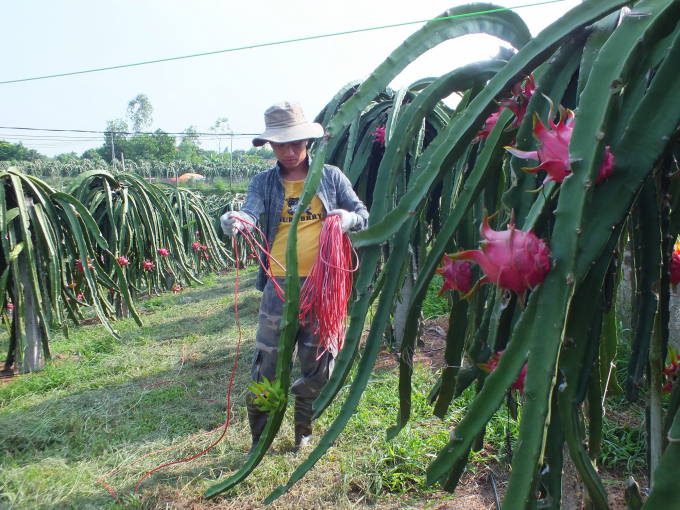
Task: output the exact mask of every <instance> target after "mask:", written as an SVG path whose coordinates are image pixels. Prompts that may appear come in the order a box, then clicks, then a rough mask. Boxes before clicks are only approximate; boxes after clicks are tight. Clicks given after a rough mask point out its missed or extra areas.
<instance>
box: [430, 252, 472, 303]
mask: <svg viewBox="0 0 680 510" xmlns="http://www.w3.org/2000/svg"><path fill="white" fill-rule="evenodd" d="M436 273H437V274H440V275H442V276H443V277H444V285H442V288H441V290H440V291H439V294H438V295H439V296H441V295H442V294H443V293H444V291H445V290H447V289H451V290H457V291H459V292H461V293H462V294H463V295H465V294H468V293H469V292H470V285H472V262H468V261H463V262H461V261H458V260H456V261H453V260H451V259H450V258H449V256H448V255H444V267H442V268H440V269H437V271H436Z"/></svg>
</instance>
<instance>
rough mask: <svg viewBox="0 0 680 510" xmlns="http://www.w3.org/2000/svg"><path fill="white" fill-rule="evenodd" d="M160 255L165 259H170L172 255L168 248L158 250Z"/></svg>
mask: <svg viewBox="0 0 680 510" xmlns="http://www.w3.org/2000/svg"><path fill="white" fill-rule="evenodd" d="M158 254H159V255H162V256H163V257H168V256H169V255H170V251H169V250H168V249H167V248H161V249H160V250H158Z"/></svg>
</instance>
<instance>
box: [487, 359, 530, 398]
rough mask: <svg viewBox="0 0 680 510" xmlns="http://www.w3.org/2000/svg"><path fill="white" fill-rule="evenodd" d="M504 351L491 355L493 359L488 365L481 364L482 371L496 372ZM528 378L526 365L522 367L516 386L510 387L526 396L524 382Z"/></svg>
mask: <svg viewBox="0 0 680 510" xmlns="http://www.w3.org/2000/svg"><path fill="white" fill-rule="evenodd" d="M503 352H504V351H499V352H497V353H496V354H492V355H491V359H490V360H489V362H488V363H479V364H478V365H477V366H478V367H479V368H480V369H481V370H484V372H486V373H489V374H490V373H491V372H493V371H494V370H496V367H498V361H499V360H500V359H501V355H502V354H503ZM526 377H527V364H526V363H525V364H524V366H523V367H522V370H521V371H520V373H519V376H518V377H517V380H516V381H515V382H514V384H513V385H512V386H511V387H510V389H511V390H517V391H519V394H520V395H524V380H525V379H526Z"/></svg>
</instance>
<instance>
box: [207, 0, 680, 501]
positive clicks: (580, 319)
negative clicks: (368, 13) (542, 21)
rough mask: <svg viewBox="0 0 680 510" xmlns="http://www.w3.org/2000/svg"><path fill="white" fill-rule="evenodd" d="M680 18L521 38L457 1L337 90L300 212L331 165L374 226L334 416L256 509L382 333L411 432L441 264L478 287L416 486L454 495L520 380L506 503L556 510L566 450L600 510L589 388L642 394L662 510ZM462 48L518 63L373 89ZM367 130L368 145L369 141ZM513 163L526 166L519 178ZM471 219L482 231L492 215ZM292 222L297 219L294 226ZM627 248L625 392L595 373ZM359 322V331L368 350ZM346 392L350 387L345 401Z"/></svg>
mask: <svg viewBox="0 0 680 510" xmlns="http://www.w3.org/2000/svg"><path fill="white" fill-rule="evenodd" d="M678 19H680V2H678V1H677V0H641V1H639V2H636V3H635V2H633V3H631V2H629V1H625V0H584V1H583V2H579V3H578V4H577V5H576V6H575V7H574V8H573V9H571V10H570V11H569V12H567V13H566V14H565V15H564V16H563V17H562V18H560V19H559V20H557V21H556V22H555V23H553V24H552V25H550V26H548V27H547V28H546V29H545V30H543V31H542V32H540V33H539V34H536V35H535V36H532V34H531V33H530V32H529V30H528V28H527V26H526V24H525V23H524V22H523V21H522V19H521V17H520V16H519V15H518V14H516V13H514V12H512V11H508V10H503V9H502V8H501V7H498V6H494V5H491V4H479V3H478V4H470V5H461V6H458V7H454V8H452V9H449V10H447V11H446V12H444V13H443V14H442V15H441V16H438V17H437V18H433V19H432V20H431V21H430V22H428V23H427V24H426V25H425V26H424V27H422V28H421V29H419V30H418V31H417V32H415V33H414V34H413V35H411V36H410V37H409V38H408V39H407V40H406V41H404V43H403V44H402V45H400V46H399V47H398V48H396V49H395V50H394V51H393V52H392V54H391V55H389V56H388V57H387V58H386V60H385V61H384V62H383V63H382V64H380V65H379V66H378V67H377V68H376V69H375V71H374V72H373V73H371V74H370V75H369V77H368V78H367V79H366V80H364V81H355V82H351V83H349V84H347V85H346V86H344V87H343V88H342V89H341V90H339V91H338V93H337V94H336V95H335V96H334V97H333V98H332V99H331V100H330V101H329V103H328V105H327V106H326V107H325V108H324V109H323V110H322V112H321V113H320V114H319V115H318V117H317V119H316V121H317V122H320V123H321V124H322V125H323V126H324V127H325V130H326V136H325V137H324V138H323V139H319V140H318V141H316V142H314V143H313V144H312V146H311V148H312V150H313V154H314V158H313V160H312V163H311V168H310V172H309V175H308V177H307V180H308V182H307V186H306V188H305V191H304V192H303V195H302V196H301V197H300V202H301V206H302V208H304V206H305V205H306V204H308V203H309V202H310V201H311V199H312V197H313V194H314V192H313V190H315V189H316V186H317V183H318V182H319V179H320V177H321V172H322V169H323V164H324V163H328V164H334V165H337V166H339V167H340V168H342V169H343V171H344V172H345V174H346V175H347V177H348V179H349V180H350V182H351V183H352V184H353V185H354V186H355V188H356V190H357V193H358V194H359V196H360V198H361V199H362V200H363V201H364V203H365V204H366V205H367V207H368V208H369V212H370V216H369V222H368V228H367V229H365V230H363V231H361V232H357V233H352V234H351V235H350V238H351V240H352V243H353V245H354V247H355V248H361V263H360V267H359V270H358V274H357V275H356V278H355V281H356V289H355V290H356V294H355V295H356V299H355V300H353V302H352V305H351V315H350V321H349V326H348V329H347V334H346V338H345V347H344V348H343V349H342V350H341V351H340V352H339V354H338V357H337V359H336V363H335V368H334V370H333V374H332V376H331V378H330V380H329V382H328V384H327V385H326V386H325V387H324V389H323V391H322V392H321V395H320V396H319V397H318V398H317V399H316V401H315V402H314V414H315V417H318V416H320V415H321V414H322V413H324V412H325V410H326V409H327V408H328V407H329V406H330V405H331V403H333V402H334V400H339V401H340V403H339V404H336V405H333V409H334V412H337V414H336V415H334V418H333V420H334V421H333V423H332V424H331V425H330V426H329V427H328V428H327V430H326V432H325V434H324V435H323V437H322V438H320V439H319V440H318V443H317V444H318V445H317V446H316V448H315V449H314V450H313V451H312V452H311V453H310V454H309V456H308V458H307V460H306V461H305V462H303V463H302V464H301V465H300V466H299V467H298V468H297V469H296V470H295V471H294V472H293V474H292V475H291V477H290V480H289V481H288V483H286V484H284V485H282V486H281V487H279V488H278V489H277V490H275V491H274V492H273V493H272V494H271V495H270V496H269V497H268V498H267V500H266V502H267V503H269V502H272V501H273V500H274V499H276V498H277V497H279V496H280V495H282V494H283V493H285V492H286V491H287V490H288V489H289V488H290V487H292V485H293V484H295V483H296V482H297V481H298V480H299V479H300V478H301V477H302V476H304V474H305V473H306V472H307V471H308V470H309V469H311V468H312V467H313V466H314V465H315V463H316V462H317V461H318V460H319V459H320V458H321V457H322V456H323V455H324V453H325V452H326V451H327V449H328V448H329V446H330V445H331V444H333V442H334V441H335V440H336V439H337V438H338V436H339V434H340V433H341V431H342V430H343V428H344V427H345V425H346V424H347V423H348V421H349V419H350V418H351V417H352V416H353V414H354V413H355V411H356V409H357V406H358V405H359V403H360V399H361V395H362V393H363V391H364V390H365V388H366V386H367V384H368V382H369V379H370V377H371V374H372V369H373V366H374V364H375V362H376V360H377V358H378V354H379V353H380V351H381V344H382V341H383V334H384V332H385V330H386V327H387V326H388V325H391V324H393V323H394V324H396V323H397V322H400V323H402V324H404V326H403V331H401V333H400V335H395V336H396V337H397V338H398V339H399V342H400V343H399V346H398V349H399V355H400V364H399V371H400V375H399V406H398V409H395V410H394V417H395V422H394V425H393V426H392V427H390V428H389V429H388V430H387V438H388V439H391V438H394V437H395V436H397V435H398V434H399V433H400V432H401V431H402V430H403V429H404V427H406V426H407V424H408V422H409V420H410V419H411V407H412V402H414V401H415V400H416V398H415V396H414V395H413V392H414V391H421V390H420V389H418V388H416V387H414V385H412V375H413V366H414V363H413V356H414V352H415V351H416V349H417V345H418V343H417V340H418V334H419V331H420V330H421V327H420V326H421V313H422V309H423V301H424V299H425V297H426V295H427V292H428V289H429V288H430V283H431V281H432V278H433V276H434V275H435V274H436V273H437V272H439V274H442V276H444V277H445V281H446V282H447V284H446V285H447V286H448V287H447V288H454V287H455V288H456V289H457V290H458V291H459V292H465V290H466V289H467V287H466V285H468V283H467V282H468V276H467V269H462V268H463V266H454V264H455V262H460V263H461V264H462V263H466V262H474V264H473V265H472V268H471V270H472V275H475V276H476V275H477V274H479V273H481V274H482V275H481V277H480V279H479V281H478V284H477V285H476V292H474V293H472V292H471V293H467V294H469V297H468V300H453V301H454V302H453V305H452V308H451V312H450V318H449V330H448V332H447V337H446V348H445V349H444V352H443V362H444V363H443V365H444V368H443V369H442V372H441V376H440V379H439V381H438V382H437V384H436V385H435V386H434V387H433V388H432V389H431V391H429V392H428V396H427V398H428V401H429V402H431V403H432V404H433V406H434V407H433V414H434V415H435V416H437V417H440V418H443V419H444V420H445V421H444V422H443V423H442V425H441V426H442V430H447V431H448V429H449V423H450V421H451V420H453V419H454V418H453V417H452V415H450V414H449V413H450V408H451V407H452V406H453V405H456V399H457V398H458V396H460V395H461V393H462V392H463V391H465V390H466V389H467V388H469V387H470V386H471V385H472V384H474V385H475V390H476V396H475V397H474V399H473V400H472V401H471V402H469V403H468V404H467V406H466V408H465V410H464V411H461V410H460V409H457V410H456V415H455V427H454V428H453V431H451V433H450V434H447V436H448V437H449V440H448V441H442V442H441V443H440V444H439V445H438V446H437V449H438V450H436V451H433V450H428V451H425V452H423V453H424V454H425V455H428V456H429V455H431V456H433V459H432V461H431V462H430V465H429V466H428V468H427V471H426V473H425V476H424V480H423V482H424V483H427V484H429V485H434V484H439V485H441V486H442V487H443V489H444V490H447V491H449V492H453V491H454V490H455V488H456V486H457V484H458V482H459V480H460V476H461V475H462V473H463V472H464V471H465V467H466V465H467V462H468V460H469V458H470V453H471V452H472V450H473V448H475V445H476V444H477V445H478V444H482V443H483V441H484V434H485V431H486V429H487V424H488V423H489V421H490V420H491V419H492V417H493V416H494V414H495V413H496V412H505V410H501V407H502V406H503V405H504V404H505V403H506V402H508V398H507V397H508V394H509V393H510V392H511V391H512V389H513V387H515V388H517V384H518V383H517V381H520V380H523V391H524V395H523V400H522V401H521V403H520V405H521V406H522V412H521V418H520V419H519V431H518V435H517V437H516V441H515V443H514V444H515V447H514V450H513V451H512V452H511V453H512V455H511V458H512V469H511V474H510V479H509V481H508V484H507V490H506V492H505V494H504V497H503V501H502V509H503V510H525V509H526V508H550V509H552V510H557V509H559V508H560V505H561V501H562V492H563V487H562V465H563V463H564V461H565V458H564V456H565V452H566V455H568V456H569V457H570V458H571V461H572V462H573V464H574V466H575V467H576V469H577V471H578V473H579V476H580V477H581V480H582V482H583V487H584V491H583V493H582V497H583V498H584V500H585V504H586V505H587V507H588V508H593V509H596V510H606V509H609V508H610V502H609V496H608V494H607V491H606V490H605V487H604V484H603V483H602V480H601V478H600V475H599V474H598V470H597V466H596V462H600V461H599V460H598V459H601V457H602V455H604V454H603V453H602V451H601V444H602V435H603V427H604V426H606V422H604V421H603V419H602V415H603V412H602V411H603V409H602V405H603V401H604V403H605V405H607V400H606V398H605V395H604V390H605V387H607V391H608V393H607V395H611V393H612V392H614V391H616V392H620V393H625V395H626V397H627V398H628V399H629V400H630V401H633V402H637V401H638V400H639V397H640V390H641V388H646V393H647V396H648V398H647V399H646V400H645V401H644V403H645V405H646V406H647V413H648V416H649V420H648V425H649V426H648V433H647V435H646V438H647V448H648V458H649V466H648V472H649V476H650V493H649V497H648V498H647V499H646V501H645V502H644V506H643V508H644V509H645V510H646V509H647V508H649V509H651V508H672V507H674V506H677V494H676V491H677V487H679V486H680V470H678V469H677V459H678V458H680V439H679V438H680V411H679V409H680V390H678V387H680V385H678V384H677V383H676V384H672V385H671V387H670V388H669V387H667V389H670V390H671V391H670V393H664V392H663V391H662V390H663V388H664V386H667V384H668V382H670V380H671V379H672V378H674V377H675V374H676V370H675V369H676V366H675V365H674V360H670V361H668V354H667V353H668V349H667V345H668V317H669V296H670V288H671V281H676V278H675V277H676V276H677V275H676V273H677V272H678V271H677V267H676V266H677V259H676V260H675V261H674V259H673V255H672V254H673V246H672V244H673V243H672V240H674V239H676V238H677V235H678V231H679V230H680V179H673V178H672V177H671V176H675V173H676V172H677V162H676V158H677V153H678V150H680V145H679V144H680V142H679V140H680V137H678V134H677V129H678V126H679V125H680V101H678V94H679V93H680V28H678V23H677V21H678ZM478 32H484V33H486V34H489V35H493V36H495V37H498V38H500V39H503V40H504V41H506V42H507V43H508V45H510V46H511V47H512V48H514V50H502V51H501V52H500V53H499V54H498V55H497V56H496V57H495V58H493V59H491V60H488V61H484V62H476V63H472V64H469V65H466V66H463V67H460V68H457V69H452V70H451V71H450V72H448V73H446V74H444V75H442V76H440V77H437V78H424V79H422V80H417V81H415V82H414V83H413V84H411V85H410V86H408V87H406V88H403V89H401V90H392V89H390V88H388V85H389V84H390V83H391V82H392V81H393V80H394V78H395V77H396V76H397V75H399V73H401V72H402V70H403V69H404V68H405V67H406V66H407V65H409V64H410V63H411V62H413V61H414V60H416V59H417V58H418V57H419V56H420V55H421V54H423V53H424V52H426V51H427V50H429V49H430V48H432V47H434V46H436V45H438V44H440V43H442V42H444V41H446V40H450V39H453V38H456V37H460V36H463V35H467V34H470V33H478ZM452 94H457V95H458V97H460V102H459V103H458V104H457V105H456V106H455V107H451V106H449V105H448V104H446V103H444V102H442V100H443V99H444V98H447V97H449V96H451V95H452ZM546 98H550V100H549V101H548V100H546ZM499 103H500V106H502V108H501V109H500V110H499ZM553 105H554V106H553ZM558 112H559V115H556V114H557V113H558ZM382 127H384V128H385V146H384V147H382V145H381V144H380V143H379V142H376V138H377V137H376V136H374V135H375V134H376V129H377V128H382ZM482 128H484V129H483V131H482V132H481V133H480V129H482ZM475 138H478V140H477V143H472V142H473V141H474V140H475ZM506 147H511V149H508V150H506ZM528 159H533V160H537V161H538V164H537V165H535V166H533V168H532V166H531V164H528V163H527V160H528ZM523 169H527V171H523ZM541 183H543V185H542V186H541ZM537 189H538V190H539V191H538V192H536V190H537ZM485 209H486V210H488V211H494V212H497V214H498V215H497V216H496V217H495V219H493V220H489V219H488V218H486V217H485V214H484V210H485ZM299 210H300V209H299ZM513 214H514V216H513ZM298 221H299V216H298V217H295V218H293V224H292V228H291V232H295V225H296V224H297V222H298ZM480 227H481V228H480ZM296 243H297V237H296V236H295V235H291V237H290V238H289V244H288V253H287V257H288V258H287V260H288V261H289V267H297V266H296V264H294V263H292V264H291V263H290V262H295V261H296V258H295V257H296V254H297V246H296ZM626 247H628V248H629V251H630V253H631V254H632V266H633V267H632V269H633V271H632V272H631V274H632V275H633V276H632V279H633V280H632V282H631V285H632V286H633V289H634V291H635V293H634V295H635V296H636V297H635V307H634V310H633V312H632V317H631V321H632V323H634V324H635V325H636V327H635V330H634V332H633V333H632V338H631V339H630V340H629V341H630V346H629V347H630V349H629V352H630V355H629V356H628V360H627V367H626V376H625V380H622V381H621V384H620V387H619V383H618V381H617V380H616V376H615V374H613V375H612V377H611V378H608V374H609V367H610V363H611V362H612V361H613V360H614V357H615V355H616V349H617V345H619V344H620V342H623V341H628V340H625V339H623V338H617V337H616V324H617V315H616V314H617V309H621V307H626V306H628V308H630V306H629V305H627V304H626V303H618V304H617V299H618V293H617V292H615V289H616V285H617V283H618V279H619V275H620V274H621V271H620V263H621V259H622V258H623V257H622V254H623V253H624V251H625V249H626ZM445 254H448V259H445V258H444V256H445ZM442 261H444V267H441V265H442V264H441V263H442ZM461 272H462V274H463V275H465V276H464V277H462V276H461V275H460V274H459V273H461ZM472 280H473V278H470V279H469V285H470V286H471V285H472ZM482 284H484V285H482ZM286 292H287V294H288V295H290V296H293V299H291V300H290V302H289V303H288V304H287V308H286V312H285V317H284V318H283V322H282V323H284V324H288V326H286V327H284V328H283V331H282V336H281V349H280V351H279V352H280V356H281V359H280V364H279V366H278V369H277V373H276V381H277V383H279V382H280V385H281V390H282V391H283V394H284V395H285V394H287V393H288V390H289V387H290V362H291V359H292V355H293V344H294V338H295V329H296V326H295V324H296V322H295V318H296V317H297V314H298V308H297V304H296V303H297V300H296V299H295V298H296V297H297V296H298V293H299V280H298V279H297V274H295V271H294V270H291V271H289V274H288V279H287V282H286ZM523 301H524V302H523ZM376 303H377V305H375V307H374V306H373V305H374V304H376ZM615 305H617V306H615ZM369 309H370V310H372V313H371V317H372V319H371V326H370V328H369V332H368V336H367V337H363V336H362V335H363V333H364V324H365V323H366V317H367V315H368V311H369ZM395 310H396V311H395ZM400 314H402V315H400ZM397 319H399V320H397ZM364 338H365V344H363V345H364V349H363V350H361V351H360V349H359V346H360V344H362V343H363V341H364ZM358 352H361V358H360V359H359V360H357V353H358ZM501 352H502V356H499V355H498V354H497V353H501ZM627 352H628V349H627ZM494 356H495V358H494ZM355 364H357V366H356V368H355V367H354V365H355ZM491 367H493V370H492V371H491V370H490V371H489V372H485V371H484V370H483V368H486V369H490V368H491ZM664 371H666V373H665V374H664ZM350 376H351V377H350ZM348 381H351V382H348ZM607 381H609V385H608V386H607ZM348 384H349V391H340V390H342V389H343V388H346V387H347V385H348ZM284 407H285V406H284ZM338 408H339V409H340V410H339V411H335V409H338ZM584 408H585V409H587V413H586V412H584ZM461 412H462V413H463V415H462V417H461V415H460V413H461ZM284 414H285V409H277V410H273V411H272V413H271V414H270V416H269V423H268V426H267V429H266V431H267V433H266V434H265V435H263V436H262V438H261V439H260V442H259V443H258V446H257V448H256V449H255V450H254V452H253V454H252V456H251V457H250V458H249V459H248V460H247V461H246V462H245V464H244V465H243V467H242V468H241V469H240V470H239V471H238V472H236V473H234V474H232V475H231V476H230V477H229V478H228V479H225V480H220V481H218V483H216V485H214V486H213V487H211V488H210V489H208V491H207V492H206V496H208V497H212V496H215V495H217V494H219V493H221V492H223V491H226V490H229V489H230V488H232V487H234V485H236V484H237V483H240V482H241V481H242V480H244V479H245V478H246V477H247V476H248V475H249V474H250V473H251V472H252V471H253V469H254V468H255V467H256V466H257V464H258V463H259V462H260V461H261V460H262V458H263V457H264V454H265V452H266V451H267V449H268V448H269V446H270V445H271V444H272V442H273V440H274V438H275V436H276V434H277V433H278V431H279V428H280V425H281V422H282V420H283V416H284ZM563 446H566V447H565V448H563ZM508 453H510V452H508ZM565 490H566V489H565ZM630 504H631V505H632V504H633V502H630ZM636 508H637V507H636Z"/></svg>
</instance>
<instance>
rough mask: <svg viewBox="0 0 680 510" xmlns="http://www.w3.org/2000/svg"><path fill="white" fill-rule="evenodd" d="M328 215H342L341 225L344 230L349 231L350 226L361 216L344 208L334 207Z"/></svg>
mask: <svg viewBox="0 0 680 510" xmlns="http://www.w3.org/2000/svg"><path fill="white" fill-rule="evenodd" d="M327 216H340V227H341V228H342V231H343V232H347V231H348V230H349V229H350V228H352V227H353V226H354V225H356V224H357V221H359V218H357V215H356V213H353V212H350V211H345V210H344V209H333V210H332V211H329V212H328V215H327Z"/></svg>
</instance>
